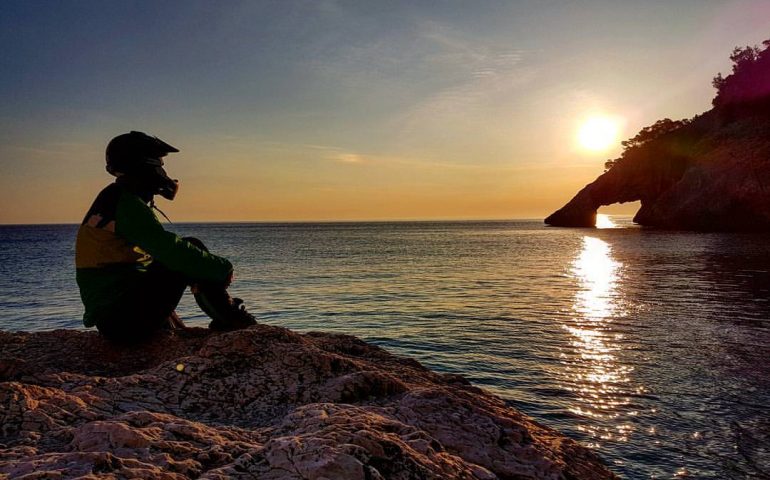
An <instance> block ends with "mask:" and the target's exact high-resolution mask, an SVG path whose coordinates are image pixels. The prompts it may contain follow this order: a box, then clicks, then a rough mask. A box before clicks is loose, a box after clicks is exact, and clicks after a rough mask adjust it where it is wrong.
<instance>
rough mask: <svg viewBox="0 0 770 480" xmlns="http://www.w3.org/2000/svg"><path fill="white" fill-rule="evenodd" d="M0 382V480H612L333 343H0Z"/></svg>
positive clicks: (75, 335) (581, 457)
mask: <svg viewBox="0 0 770 480" xmlns="http://www.w3.org/2000/svg"><path fill="white" fill-rule="evenodd" d="M0 382H1V383H0V421H1V424H2V431H0V478H3V477H6V476H7V477H8V478H73V477H79V478H97V477H99V478H153V479H181V478H191V477H194V478H209V479H214V478H221V479H224V478H260V479H278V478H281V479H284V478H285V479H319V480H320V479H335V480H336V479H387V478H403V479H407V478H411V479H453V478H456V479H495V478H499V479H529V478H533V479H534V478H537V479H599V478H602V479H605V478H615V477H614V475H612V474H611V473H610V472H609V471H608V470H607V469H606V468H605V467H604V466H603V465H602V464H601V462H600V461H599V460H598V458H597V457H596V456H595V455H594V454H593V453H592V452H591V451H589V450H588V449H586V448H584V447H582V446H580V445H578V444H577V443H576V442H574V441H572V440H570V439H567V438H565V437H564V436H562V435H560V434H559V433H557V432H555V431H554V430H551V429H549V428H547V427H544V426H542V425H539V424H538V423H536V422H535V421H533V420H531V419H529V418H528V417H526V416H524V415H523V414H521V413H519V412H517V411H515V410H513V409H511V408H510V407H507V406H506V405H505V403H504V402H503V401H501V400H500V399H499V398H497V397H495V396H493V395H491V394H489V393H486V392H485V391H483V390H481V389H478V388H476V387H473V386H471V385H469V383H468V382H467V381H466V380H464V379H463V378H462V377H459V376H456V375H442V374H438V373H434V372H432V371H429V370H427V369H426V368H424V367H422V366H421V365H420V364H419V363H417V362H415V361H413V360H409V359H404V358H399V357H396V356H393V355H391V354H389V353H387V352H386V351H384V350H382V349H380V348H377V347H375V346H371V345H368V344H366V343H364V342H362V341H360V340H357V339H356V338H354V337H349V336H342V335H331V334H323V333H309V334H306V335H300V334H297V333H293V332H291V331H289V330H286V329H283V328H278V327H270V326H264V325H259V326H256V327H252V328H250V329H247V330H243V331H238V332H230V333H211V332H209V331H208V330H204V329H190V330H189V331H188V332H186V333H184V334H183V336H180V335H178V334H177V335H172V334H167V335H165V336H163V337H162V338H158V339H156V340H153V341H152V342H150V343H148V344H146V345H143V346H141V347H135V348H127V347H114V346H112V345H110V344H108V343H106V342H105V341H104V340H103V339H102V338H101V337H100V336H99V335H98V334H96V333H95V332H83V331H73V330H57V331H53V332H40V333H7V332H0Z"/></svg>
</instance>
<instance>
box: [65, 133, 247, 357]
mask: <svg viewBox="0 0 770 480" xmlns="http://www.w3.org/2000/svg"><path fill="white" fill-rule="evenodd" d="M175 152H179V150H177V149H176V148H174V147H172V146H171V145H169V144H168V143H166V142H164V141H163V140H160V139H159V138H157V137H152V136H150V135H147V134H145V133H142V132H136V131H132V132H130V133H125V134H122V135H118V136H117V137H115V138H113V139H112V140H111V141H110V142H109V144H108V145H107V151H106V157H107V171H108V172H109V173H110V174H111V175H114V176H115V177H117V178H116V180H115V182H114V183H112V184H110V185H108V186H107V187H105V188H104V189H103V190H102V191H101V193H99V195H98V196H97V197H96V200H94V202H93V204H92V205H91V208H89V209H88V213H86V215H85V218H83V222H82V224H81V225H80V228H79V229H78V234H77V241H76V247H75V250H76V253H75V264H76V278H77V283H78V287H79V288H80V297H81V299H82V301H83V305H84V306H85V313H84V314H83V323H84V324H85V326H86V327H92V326H96V328H97V329H98V330H99V332H100V333H101V334H103V335H104V336H105V337H107V338H108V339H109V340H111V341H113V342H117V343H136V342H140V341H142V340H145V339H148V338H150V337H151V336H152V335H153V334H154V333H156V332H158V331H159V330H163V329H177V328H184V324H183V323H182V321H181V320H180V319H179V317H178V316H177V315H176V312H175V309H176V307H177V305H178V304H179V300H180V299H181V298H182V294H183V293H184V291H185V289H186V288H187V287H188V286H189V287H191V290H192V292H193V294H194V296H195V300H196V302H197V303H198V305H199V306H200V307H201V309H202V310H203V311H204V312H205V313H206V314H207V315H208V316H209V317H211V323H210V324H209V328H211V329H215V330H232V329H238V328H244V327H248V326H250V325H254V324H256V321H255V319H254V317H253V316H252V315H251V314H249V313H248V312H247V311H246V309H245V308H244V306H243V305H242V302H241V301H240V300H239V299H237V298H232V297H230V295H229V294H228V293H227V288H228V287H229V285H230V283H231V282H232V279H233V266H232V264H231V263H230V262H229V261H228V260H227V259H225V258H223V257H220V256H217V255H214V254H212V253H210V252H209V251H208V249H207V248H206V247H205V246H204V245H203V243H202V242H201V241H200V240H198V239H196V238H192V237H185V238H180V237H179V236H177V235H176V234H174V233H172V232H169V231H166V230H165V229H164V228H163V226H162V225H161V224H160V222H159V221H158V219H157V218H156V216H155V214H154V212H153V211H152V209H155V210H158V209H157V208H156V207H155V202H154V196H155V195H161V196H162V197H164V198H167V199H169V200H173V199H174V197H175V196H176V193H177V191H178V189H179V183H178V181H177V180H173V179H171V178H169V176H168V175H167V173H166V171H165V170H164V169H163V157H165V156H166V155H168V154H169V153H175ZM158 211H159V212H160V210H158ZM160 213H161V214H163V212H160ZM163 216H164V217H165V214H163Z"/></svg>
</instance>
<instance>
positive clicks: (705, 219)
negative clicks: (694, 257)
mask: <svg viewBox="0 0 770 480" xmlns="http://www.w3.org/2000/svg"><path fill="white" fill-rule="evenodd" d="M765 46H766V47H768V46H770V42H765ZM731 59H732V60H733V61H734V62H735V65H734V67H733V74H731V75H729V76H728V77H726V78H722V76H721V75H719V76H717V77H716V78H715V79H714V86H715V87H717V90H718V93H717V96H716V97H715V98H714V100H713V101H712V103H713V104H714V108H713V109H712V110H709V111H708V112H705V113H704V114H702V115H698V116H696V117H694V118H693V119H691V120H685V121H680V122H673V121H671V120H668V119H666V120H662V121H659V122H657V123H656V124H655V125H652V126H650V127H647V128H645V129H643V130H642V131H641V132H640V133H639V134H638V135H637V136H636V137H634V138H633V139H630V140H628V141H626V142H623V145H624V146H625V147H626V148H625V151H624V152H623V155H622V156H621V158H618V159H616V160H613V161H610V162H608V166H609V169H608V170H607V171H606V172H605V173H604V174H602V175H600V176H599V177H598V178H597V179H596V180H595V181H594V182H592V183H590V184H588V185H586V186H585V187H584V188H583V189H582V190H580V191H579V192H578V193H577V195H575V196H574V197H573V198H572V200H570V201H569V202H568V203H567V204H566V205H564V206H563V207H562V208H560V209H559V210H557V211H556V212H554V213H553V214H551V215H550V216H549V217H548V218H546V219H545V223H547V224H549V225H554V226H564V227H593V226H594V225H595V223H596V212H597V209H598V208H599V207H601V206H604V205H611V204H614V203H625V202H632V201H637V200H639V201H640V202H641V208H640V209H639V211H638V212H637V214H636V216H635V217H634V222H636V223H638V224H640V225H644V226H650V227H657V228H666V229H686V230H718V231H770V93H768V92H770V49H769V48H765V49H764V50H761V49H759V48H757V47H746V48H745V49H740V48H736V49H735V51H734V52H733V55H732V56H731Z"/></svg>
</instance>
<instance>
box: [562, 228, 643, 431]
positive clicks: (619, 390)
mask: <svg viewBox="0 0 770 480" xmlns="http://www.w3.org/2000/svg"><path fill="white" fill-rule="evenodd" d="M622 267H623V266H622V264H621V263H619V262H617V261H615V260H614V259H613V257H612V249H611V247H610V245H609V244H608V243H607V242H605V241H603V240H600V239H598V238H593V237H588V236H586V237H583V245H582V249H581V251H580V253H579V255H578V257H577V258H576V259H575V261H574V262H573V265H572V270H571V274H572V275H573V276H574V277H575V279H577V281H578V286H579V291H578V292H577V293H576V295H575V300H574V303H573V307H572V313H573V316H572V319H571V322H569V324H567V325H564V329H565V330H566V331H567V332H569V334H570V335H571V340H570V346H571V347H572V349H571V350H570V351H567V352H565V353H564V355H563V359H562V361H563V364H564V365H565V373H566V376H567V379H566V380H567V388H568V389H570V390H571V391H572V392H573V393H574V395H575V401H574V402H573V404H572V405H570V407H569V410H570V411H571V412H572V413H574V414H576V415H579V416H581V417H584V418H586V419H587V420H588V421H586V422H585V423H583V424H582V425H581V426H580V429H581V430H582V431H584V432H586V433H587V434H588V435H590V436H591V437H593V438H594V439H595V440H615V441H626V440H627V439H628V435H629V434H630V433H631V431H632V429H633V427H632V425H630V424H628V423H626V422H623V421H622V419H621V418H620V417H621V411H623V410H624V409H625V407H626V406H627V405H628V404H629V403H630V399H629V396H628V394H627V392H628V390H629V388H631V387H630V383H631V378H630V373H631V371H632V370H633V368H632V367H630V366H627V365H623V364H622V363H621V362H620V360H619V356H620V354H621V353H622V352H621V346H620V341H622V339H623V335H622V334H620V333H617V332H613V329H612V328H611V327H612V325H611V324H612V322H613V320H614V319H615V318H617V317H620V316H623V315H624V312H623V311H622V308H621V306H620V305H619V302H618V301H617V295H618V293H617V283H618V279H619V276H620V272H621V270H622ZM624 413H625V414H629V412H624Z"/></svg>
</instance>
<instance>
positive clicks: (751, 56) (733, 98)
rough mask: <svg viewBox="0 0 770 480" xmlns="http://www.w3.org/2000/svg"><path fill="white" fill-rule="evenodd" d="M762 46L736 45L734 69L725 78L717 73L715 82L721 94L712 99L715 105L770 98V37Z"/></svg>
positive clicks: (718, 93)
mask: <svg viewBox="0 0 770 480" xmlns="http://www.w3.org/2000/svg"><path fill="white" fill-rule="evenodd" d="M762 45H763V47H764V48H760V47H758V46H753V47H750V46H746V47H743V48H741V47H735V49H734V50H733V53H732V55H730V60H732V62H733V71H732V73H731V74H730V75H728V76H726V77H723V76H722V74H721V73H719V74H717V76H716V77H714V80H713V81H712V85H713V86H714V88H716V89H717V94H716V96H715V97H714V99H713V100H712V104H713V105H714V106H715V107H724V106H727V105H734V104H740V103H746V102H749V101H754V100H758V99H761V98H763V97H770V40H765V41H764V42H762Z"/></svg>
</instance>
